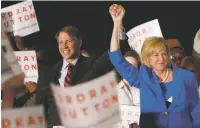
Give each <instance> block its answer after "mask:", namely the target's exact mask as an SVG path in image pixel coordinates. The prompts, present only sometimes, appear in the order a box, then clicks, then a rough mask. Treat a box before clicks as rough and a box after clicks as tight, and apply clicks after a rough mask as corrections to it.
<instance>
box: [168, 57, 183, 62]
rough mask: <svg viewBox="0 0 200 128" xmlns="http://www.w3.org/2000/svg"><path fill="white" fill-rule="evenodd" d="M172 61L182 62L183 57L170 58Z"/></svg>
mask: <svg viewBox="0 0 200 128" xmlns="http://www.w3.org/2000/svg"><path fill="white" fill-rule="evenodd" d="M170 59H171V60H172V61H182V59H183V57H181V56H170Z"/></svg>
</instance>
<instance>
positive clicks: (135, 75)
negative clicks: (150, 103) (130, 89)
mask: <svg viewBox="0 0 200 128" xmlns="http://www.w3.org/2000/svg"><path fill="white" fill-rule="evenodd" d="M108 54H109V57H110V61H111V63H112V64H113V65H114V67H115V69H116V70H117V72H119V74H120V75H121V76H122V77H123V78H124V79H125V80H126V81H128V83H129V85H131V86H134V87H137V88H139V87H140V80H139V69H137V68H135V67H134V66H133V65H131V64H130V63H128V62H127V61H126V59H125V58H124V57H123V56H122V54H121V51H120V50H116V51H114V52H109V53H108Z"/></svg>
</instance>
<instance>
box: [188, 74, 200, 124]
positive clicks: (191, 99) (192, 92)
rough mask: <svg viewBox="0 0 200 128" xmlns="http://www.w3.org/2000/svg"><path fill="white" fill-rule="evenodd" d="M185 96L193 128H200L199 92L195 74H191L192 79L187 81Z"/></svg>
mask: <svg viewBox="0 0 200 128" xmlns="http://www.w3.org/2000/svg"><path fill="white" fill-rule="evenodd" d="M187 97H188V98H187V100H188V109H189V112H190V114H191V117H192V122H193V128H200V104H199V92H198V84H197V80H196V76H195V75H192V79H191V80H189V81H188V84H187Z"/></svg>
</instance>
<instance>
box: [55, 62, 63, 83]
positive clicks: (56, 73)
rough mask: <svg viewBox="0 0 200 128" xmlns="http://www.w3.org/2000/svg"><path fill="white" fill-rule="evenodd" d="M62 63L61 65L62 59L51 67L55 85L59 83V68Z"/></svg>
mask: <svg viewBox="0 0 200 128" xmlns="http://www.w3.org/2000/svg"><path fill="white" fill-rule="evenodd" d="M62 65H63V60H60V61H59V62H58V63H57V64H56V65H55V66H54V67H53V73H54V76H53V79H54V83H55V84H56V85H60V83H59V80H58V79H59V78H60V76H61V72H60V71H61V69H62Z"/></svg>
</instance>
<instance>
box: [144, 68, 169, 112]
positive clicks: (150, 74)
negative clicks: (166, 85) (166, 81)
mask: <svg viewBox="0 0 200 128" xmlns="http://www.w3.org/2000/svg"><path fill="white" fill-rule="evenodd" d="M145 69H147V70H145V73H144V75H145V76H146V79H145V81H146V83H149V82H150V83H149V84H147V86H148V87H149V88H150V90H151V91H152V92H153V94H154V96H155V98H156V99H157V101H158V102H159V103H160V105H161V107H162V109H163V110H164V111H166V109H167V108H166V105H165V99H164V96H163V93H162V90H161V87H160V83H159V81H158V78H157V76H156V74H155V72H154V71H153V70H152V68H148V67H146V68H145Z"/></svg>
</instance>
